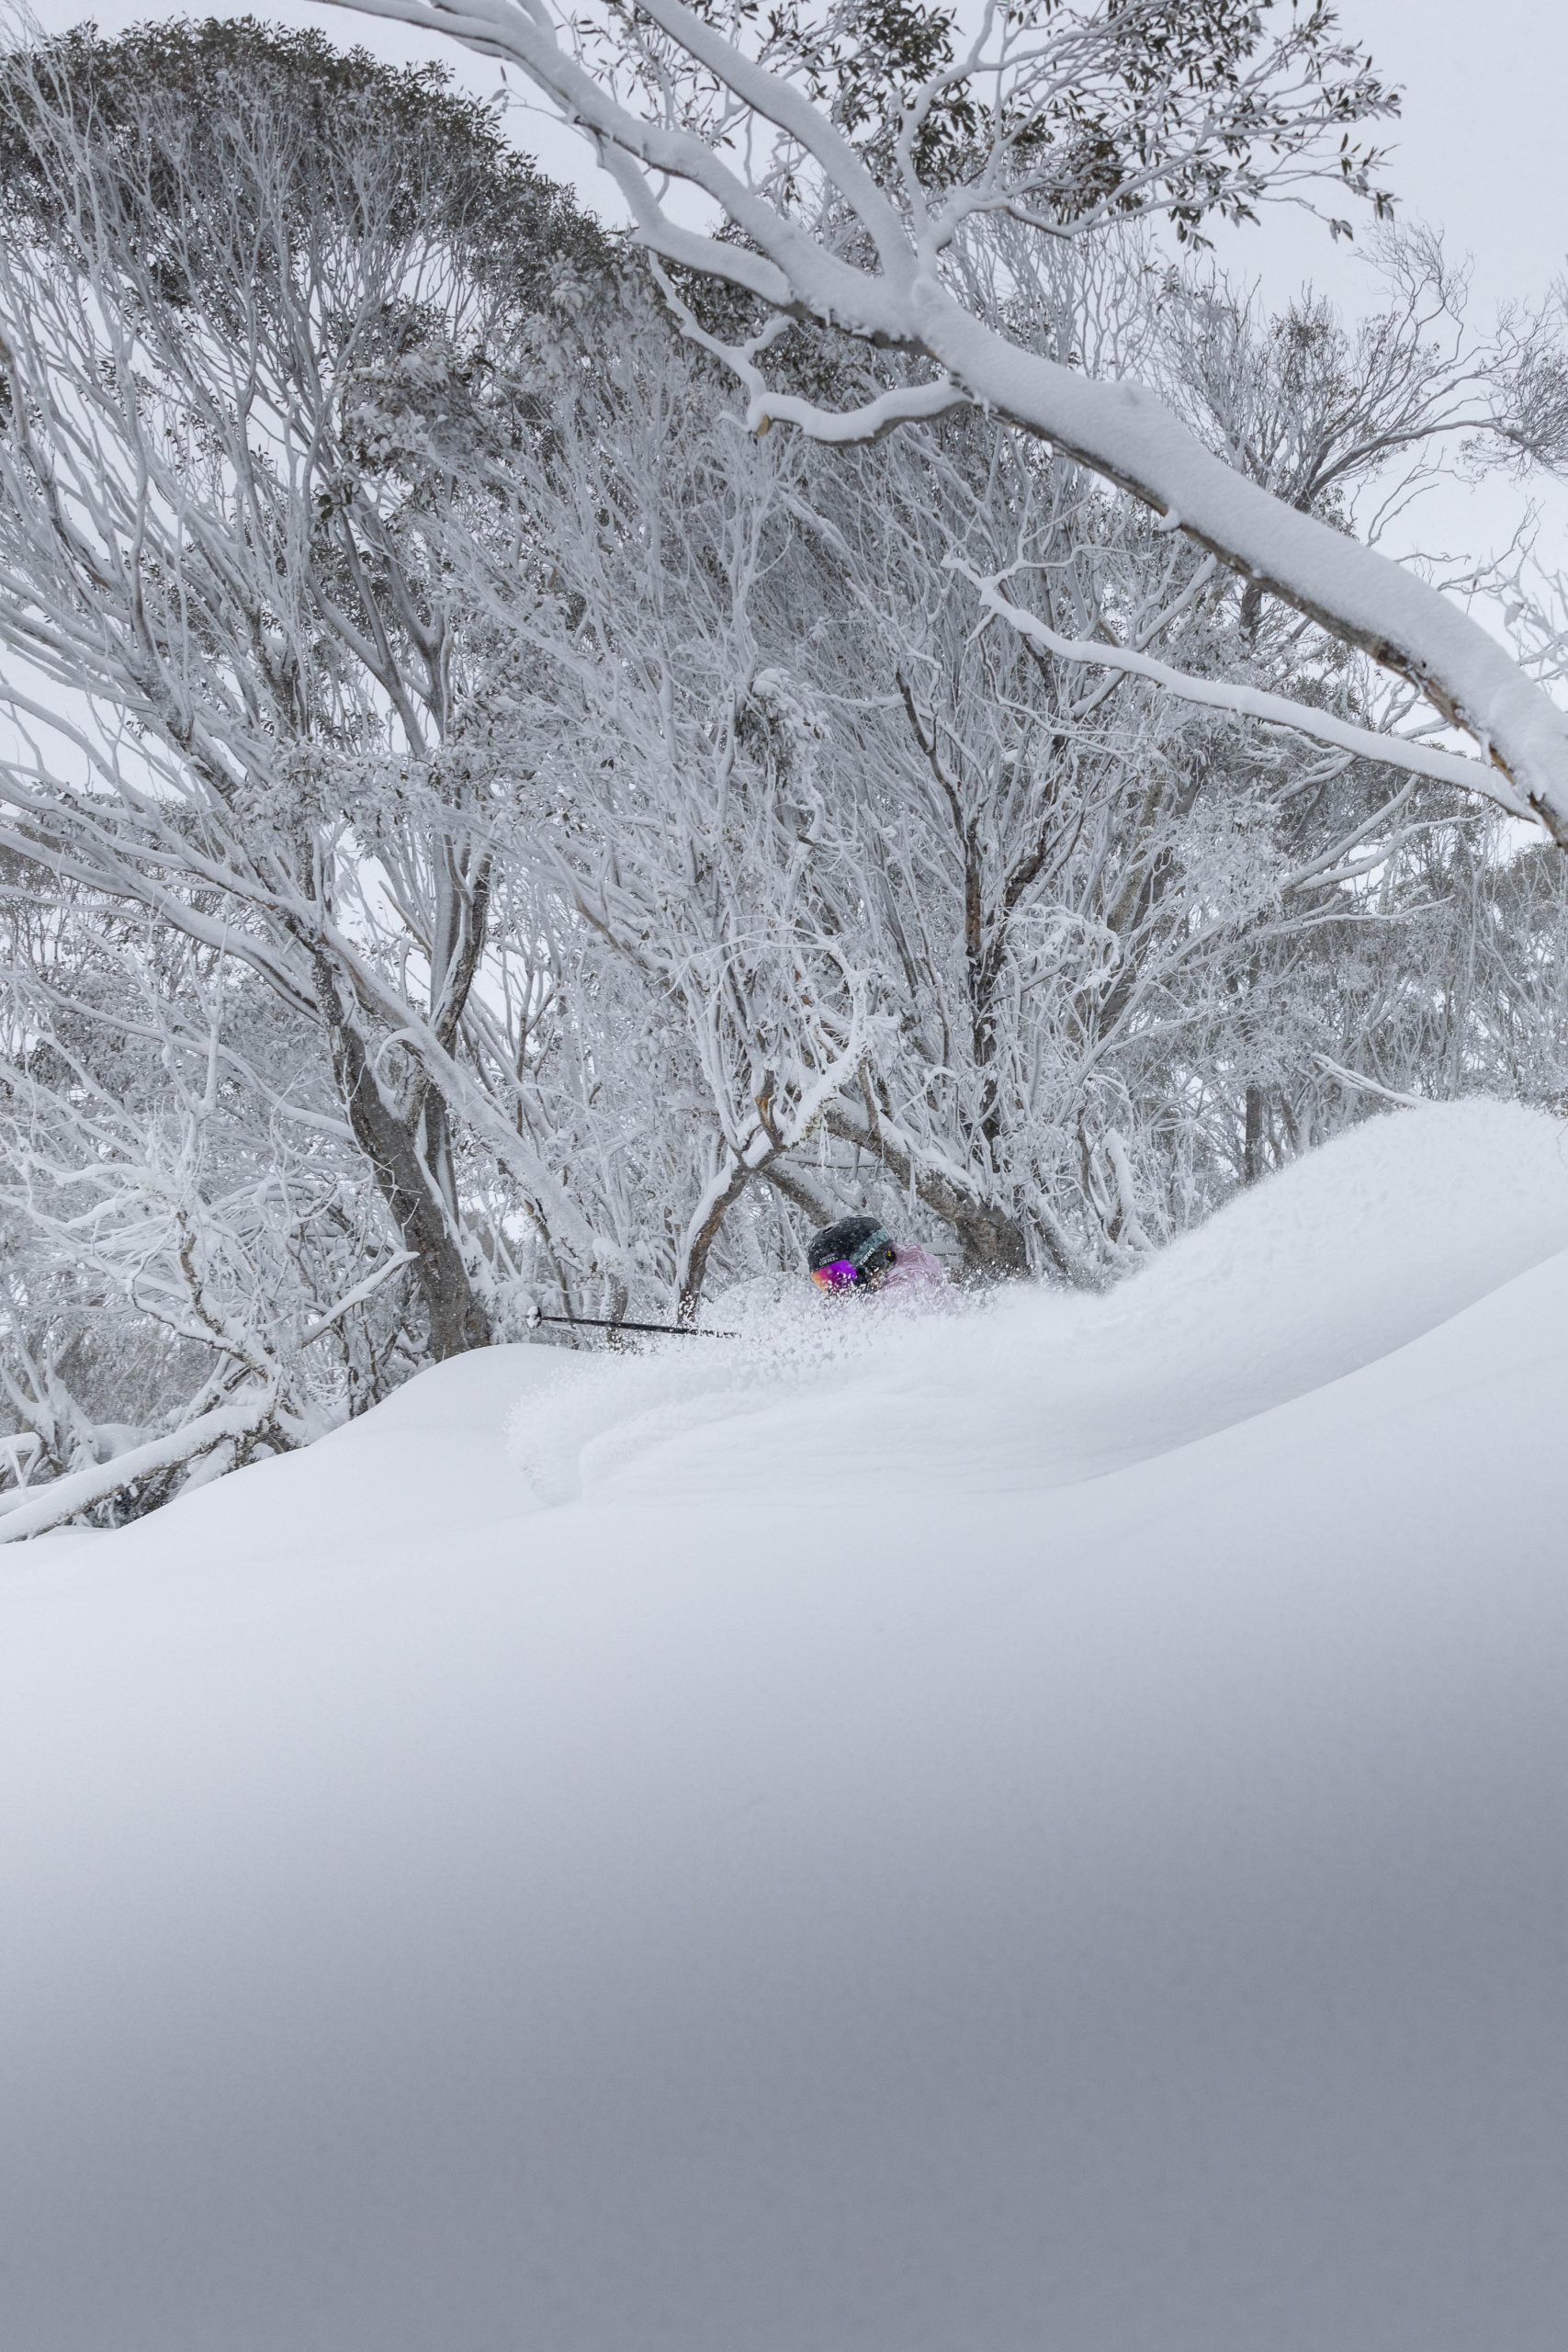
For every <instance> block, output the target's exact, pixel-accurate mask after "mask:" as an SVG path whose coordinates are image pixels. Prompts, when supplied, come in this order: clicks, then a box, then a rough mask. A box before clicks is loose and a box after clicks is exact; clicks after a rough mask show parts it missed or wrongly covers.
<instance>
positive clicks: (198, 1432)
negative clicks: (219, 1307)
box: [0, 1389, 277, 1544]
mask: <svg viewBox="0 0 1568 2352" xmlns="http://www.w3.org/2000/svg"><path fill="white" fill-rule="evenodd" d="M276 1404H277V1397H276V1393H275V1392H274V1391H272V1390H271V1389H266V1390H264V1391H263V1392H262V1393H261V1394H260V1395H259V1396H257V1397H250V1398H248V1399H247V1400H246V1401H245V1403H243V1405H224V1406H220V1408H218V1410H217V1411H216V1412H211V1413H204V1414H202V1416H201V1418H200V1419H199V1420H195V1421H188V1422H186V1426H185V1427H184V1428H183V1429H178V1430H171V1431H170V1432H169V1434H168V1436H166V1437H158V1438H153V1439H152V1440H151V1442H149V1443H148V1444H146V1445H138V1446H133V1447H132V1448H131V1450H130V1453H118V1454H116V1455H115V1456H114V1457H113V1459H112V1460H111V1461H108V1462H99V1463H95V1464H93V1466H92V1468H91V1469H87V1470H75V1471H73V1472H72V1473H71V1475H70V1476H68V1477H64V1478H53V1479H51V1481H50V1483H49V1485H48V1486H47V1487H24V1488H23V1489H21V1490H20V1493H19V1494H18V1495H17V1496H9V1495H7V1496H0V1544H17V1543H20V1542H21V1541H22V1539H23V1538H24V1537H25V1536H28V1535H43V1534H46V1533H47V1532H49V1530H50V1529H51V1527H62V1526H63V1525H64V1523H65V1521H67V1520H68V1519H75V1518H76V1517H77V1516H78V1515H79V1514H80V1513H81V1512H83V1511H85V1510H92V1508H93V1506H94V1504H95V1503H101V1502H107V1499H108V1498H109V1497H110V1496H111V1495H118V1494H121V1493H123V1492H124V1490H125V1488H126V1487H130V1486H132V1485H134V1484H135V1482H136V1481H137V1480H138V1479H139V1478H153V1477H157V1476H159V1475H160V1474H161V1473H162V1472H164V1471H166V1470H177V1469H179V1467H180V1466H181V1464H184V1463H186V1462H194V1461H195V1460H196V1459H197V1455H198V1454H203V1453H211V1451H212V1449H213V1448H214V1446H218V1445H224V1444H233V1443H234V1442H237V1441H238V1440H239V1439H241V1438H247V1437H254V1436H255V1434H256V1432H257V1430H260V1429H261V1428H262V1427H263V1426H264V1425H265V1422H266V1421H267V1420H269V1419H271V1417H272V1414H273V1412H274V1410H275V1409H276Z"/></svg>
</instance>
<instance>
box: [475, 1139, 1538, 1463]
mask: <svg viewBox="0 0 1568 2352" xmlns="http://www.w3.org/2000/svg"><path fill="white" fill-rule="evenodd" d="M1561 1250H1568V1127H1565V1126H1564V1125H1563V1124H1562V1122H1560V1121H1559V1120H1557V1119H1554V1118H1552V1117H1551V1116H1550V1115H1549V1114H1546V1113H1545V1112H1541V1111H1533V1110H1529V1109H1526V1108H1523V1107H1522V1106H1520V1105H1518V1104H1517V1103H1496V1102H1491V1101H1486V1100H1473V1101H1470V1102H1464V1103H1448V1104H1433V1105H1431V1106H1429V1107H1425V1108H1422V1109H1419V1110H1404V1111H1399V1112H1395V1113H1391V1114H1388V1115H1386V1116H1380V1117H1378V1118H1375V1119H1372V1120H1370V1121H1368V1122H1367V1123H1366V1124H1365V1125H1362V1126H1360V1127H1358V1128H1355V1129H1353V1130H1352V1131H1351V1132H1350V1133H1348V1135H1345V1136H1339V1137H1337V1138H1336V1140H1335V1141H1334V1142H1332V1143H1330V1144H1328V1145H1325V1147H1323V1148H1321V1149H1319V1150H1317V1151H1314V1152H1311V1153H1309V1154H1307V1155H1306V1156H1305V1157H1304V1158H1303V1159H1300V1160H1298V1161H1297V1162H1295V1163H1294V1164H1293V1165H1292V1167H1291V1168H1289V1169H1287V1170H1283V1171H1282V1172H1281V1173H1280V1174H1279V1175H1276V1176H1273V1177H1270V1178H1269V1180H1267V1181H1266V1182H1264V1183H1262V1184H1259V1185H1258V1186H1257V1187H1256V1188H1254V1189H1253V1190H1251V1191H1249V1192H1247V1193H1243V1194H1242V1195H1240V1196H1239V1197H1238V1198H1236V1199H1235V1200H1234V1201H1232V1202H1231V1203H1229V1204H1227V1206H1226V1207H1225V1208H1224V1209H1223V1210H1221V1211H1220V1212H1219V1214H1218V1215H1217V1216H1214V1217H1213V1218H1212V1219H1211V1220H1210V1221H1209V1223H1208V1224H1206V1225H1205V1226H1203V1227H1200V1228H1199V1229H1198V1230H1197V1231H1195V1232H1193V1233H1190V1234H1188V1235H1186V1236H1185V1237H1183V1238H1182V1239H1180V1240H1179V1241H1177V1242H1175V1243H1173V1244H1172V1245H1171V1247H1170V1248H1169V1249H1168V1250H1164V1251H1162V1252H1161V1253H1160V1255H1159V1256H1158V1257H1157V1258H1156V1260H1154V1261H1153V1262H1152V1263H1151V1264H1150V1265H1148V1266H1147V1267H1146V1268H1145V1269H1143V1270H1142V1271H1141V1272H1139V1273H1137V1274H1136V1275H1135V1276H1134V1277H1132V1278H1131V1279H1130V1280H1128V1281H1127V1282H1125V1283H1122V1284H1121V1285H1120V1286H1119V1287H1118V1288H1117V1289H1116V1290H1114V1291H1113V1292H1111V1293H1110V1294H1109V1295H1106V1296H1104V1297H1100V1298H1082V1297H1070V1296H1064V1295H1062V1294H1061V1293H1059V1292H1055V1291H1051V1290H1047V1289H1044V1288H1043V1287H1039V1286H1035V1287H1031V1288H1030V1289H1028V1290H1024V1291H1014V1292H1011V1293H1009V1294H1007V1295H1003V1296H1001V1297H999V1298H997V1299H995V1300H993V1301H990V1302H988V1303H987V1304H986V1305H985V1306H983V1307H980V1308H978V1309H971V1310H969V1311H967V1312H961V1313H958V1314H956V1315H955V1316H953V1317H941V1318H938V1319H936V1320H934V1321H933V1320H922V1321H910V1320H904V1319H897V1318H893V1317H887V1318H886V1319H884V1318H882V1317H876V1318H875V1319H873V1318H871V1317H865V1318H864V1319H863V1321H861V1322H859V1323H857V1324H855V1325H853V1326H851V1325H849V1324H848V1322H847V1318H846V1319H845V1320H843V1321H841V1322H840V1324H839V1325H837V1326H833V1325H829V1324H825V1323H824V1322H823V1320H822V1317H823V1314H824V1310H823V1309H822V1308H821V1307H820V1306H818V1305H817V1303H816V1302H810V1303H809V1307H808V1312H807V1317H806V1319H805V1320H804V1321H799V1322H797V1323H796V1324H794V1325H792V1326H791V1327H790V1329H789V1330H788V1331H787V1332H786V1333H785V1334H784V1335H783V1336H782V1337H778V1338H776V1339H773V1340H768V1339H766V1338H759V1337H757V1336H756V1335H752V1336H750V1337H749V1338H748V1339H746V1340H743V1341H741V1342H739V1343H733V1344H730V1345H728V1346H726V1345H722V1344H719V1343H714V1344H713V1345H712V1346H711V1347H705V1348H704V1349H703V1350H702V1351H700V1354H699V1351H697V1350H696V1349H693V1350H692V1351H690V1353H688V1354H677V1353H676V1352H675V1351H671V1350H669V1349H666V1350H660V1351H655V1352H652V1353H650V1354H649V1355H646V1356H643V1357H640V1358H638V1359H636V1360H633V1361H620V1362H614V1361H612V1362H604V1361H600V1362H596V1363H592V1365H586V1366H585V1365H583V1364H582V1363H581V1361H579V1362H577V1363H573V1364H572V1366H571V1368H570V1371H569V1372H563V1374H562V1375H561V1379H560V1381H559V1383H558V1385H556V1386H555V1387H553V1388H547V1389H546V1390H544V1391H542V1392H541V1391H540V1390H539V1389H537V1388H536V1389H534V1390H533V1392H532V1393H531V1394H530V1395H529V1397H527V1399H526V1401H525V1404H524V1405H523V1406H521V1407H520V1408H519V1409H518V1411H517V1412H516V1413H515V1414H514V1415H513V1422H512V1425H511V1429H510V1431H509V1450H510V1452H511V1453H512V1457H513V1461H514V1463H515V1464H517V1466H518V1467H519V1468H520V1469H521V1470H522V1471H523V1472H524V1474H525V1477H526V1478H527V1480H528V1483H529V1485H530V1487H531V1488H532V1491H533V1493H534V1495H535V1497H536V1499H537V1500H538V1501H540V1502H542V1503H544V1504H547V1505H548V1504H551V1503H558V1502H565V1501H569V1500H575V1499H578V1498H582V1499H592V1498H596V1497H602V1498H604V1499H605V1500H612V1499H613V1500H615V1501H618V1502H619V1501H629V1500H639V1499H647V1500H650V1501H651V1500H655V1499H665V1498H682V1499H691V1500H695V1499H698V1498H702V1497H705V1496H717V1495H733V1494H736V1493H741V1492H746V1493H750V1494H753V1495H756V1496H762V1495H772V1496H775V1497H779V1498H783V1497H785V1496H789V1497H794V1498H800V1497H802V1496H811V1495H814V1494H820V1493H822V1492H823V1491H827V1492H829V1494H842V1495H845V1496H848V1495H850V1494H851V1493H853V1492H856V1491H861V1492H863V1491H864V1490H866V1489H867V1488H868V1487H870V1488H875V1487H879V1486H880V1487H912V1488H915V1489H918V1490H922V1491H929V1490H933V1489H936V1490H942V1491H948V1492H951V1491H953V1490H955V1489H956V1490H958V1491H960V1492H973V1493H976V1494H980V1493H985V1492H988V1491H1025V1490H1029V1489H1050V1488H1054V1487H1063V1486H1067V1485H1072V1484H1075V1483H1077V1481H1078V1480H1081V1479H1084V1478H1090V1477H1097V1476H1103V1475H1104V1474H1105V1473H1107V1472H1109V1471H1112V1470H1115V1469H1118V1468H1121V1467H1122V1466H1123V1465H1125V1464H1129V1463H1132V1462H1135V1461H1141V1460H1145V1459H1146V1458H1147V1457H1149V1456H1150V1455H1152V1454H1156V1453H1166V1452H1168V1451H1169V1450H1170V1449H1172V1448H1173V1447H1176V1446H1179V1445H1185V1444H1188V1443H1190V1442H1192V1441H1193V1440H1195V1439H1197V1438H1201V1437H1203V1436H1207V1435H1209V1434H1211V1433H1212V1432H1213V1431H1214V1430H1220V1429H1224V1428H1227V1427H1229V1426H1231V1425H1232V1424H1233V1423H1235V1422H1237V1421H1241V1420H1246V1419H1250V1418H1251V1417H1252V1416H1253V1415H1255V1414H1258V1413H1260V1412H1265V1411H1267V1410H1268V1409H1269V1408H1271V1407H1273V1406H1275V1405H1279V1404H1282V1403H1284V1402H1285V1401H1287V1400H1288V1399H1289V1398H1291V1397H1299V1396H1302V1395H1303V1394H1305V1393H1306V1392H1307V1391H1309V1390H1311V1389H1314V1388H1317V1387H1320V1386H1322V1385H1325V1383H1327V1382H1330V1381H1334V1380H1337V1379H1339V1378H1341V1377H1343V1375H1344V1374H1347V1373H1350V1372H1353V1371H1355V1370H1357V1369H1358V1368H1359V1366H1361V1365H1363V1364H1366V1363H1371V1362H1373V1361H1374V1360H1375V1359H1376V1358H1378V1357H1380V1356H1382V1355H1386V1354H1388V1353H1390V1352H1392V1351H1393V1350H1395V1349H1397V1348H1400V1347H1403V1346H1404V1345H1405V1344H1407V1343H1408V1342H1409V1341H1410V1340H1414V1339H1416V1338H1418V1337H1419V1336H1420V1335H1421V1334H1422V1333H1424V1332H1426V1331H1429V1330H1431V1329H1434V1328H1435V1326H1437V1325H1438V1324H1439V1323H1442V1322H1445V1321H1446V1320H1447V1319H1448V1318H1449V1317H1450V1316H1453V1315H1455V1314H1457V1313H1459V1312H1460V1311H1461V1309H1462V1308H1464V1307H1466V1306H1471V1305H1472V1304H1473V1303H1474V1302H1475V1301H1476V1300H1477V1299H1480V1298H1482V1297H1484V1296H1485V1295H1487V1294H1489V1293H1490V1292H1492V1291H1494V1290H1496V1289H1498V1288H1500V1287H1501V1286H1502V1285H1503V1284H1504V1283H1507V1282H1509V1281H1511V1280H1512V1279H1513V1278H1514V1277H1515V1276H1516V1275H1517V1274H1519V1273H1521V1272H1524V1271H1526V1269H1528V1268H1529V1267H1530V1266H1534V1265H1538V1264H1540V1262H1541V1261H1543V1260H1545V1259H1547V1258H1551V1257H1553V1256H1555V1255H1556V1254H1557V1253H1558V1252H1559V1251H1561ZM833 1311H834V1310H833V1309H832V1308H831V1307H829V1308H828V1309H827V1310H826V1312H827V1313H828V1314H829V1315H830V1314H832V1312H833ZM813 1318H814V1319H813ZM813 1331H816V1332H818V1333H820V1335H821V1336H820V1337H819V1338H818V1339H815V1340H814V1339H813V1338H812V1333H813ZM829 1334H831V1337H830V1336H829Z"/></svg>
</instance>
